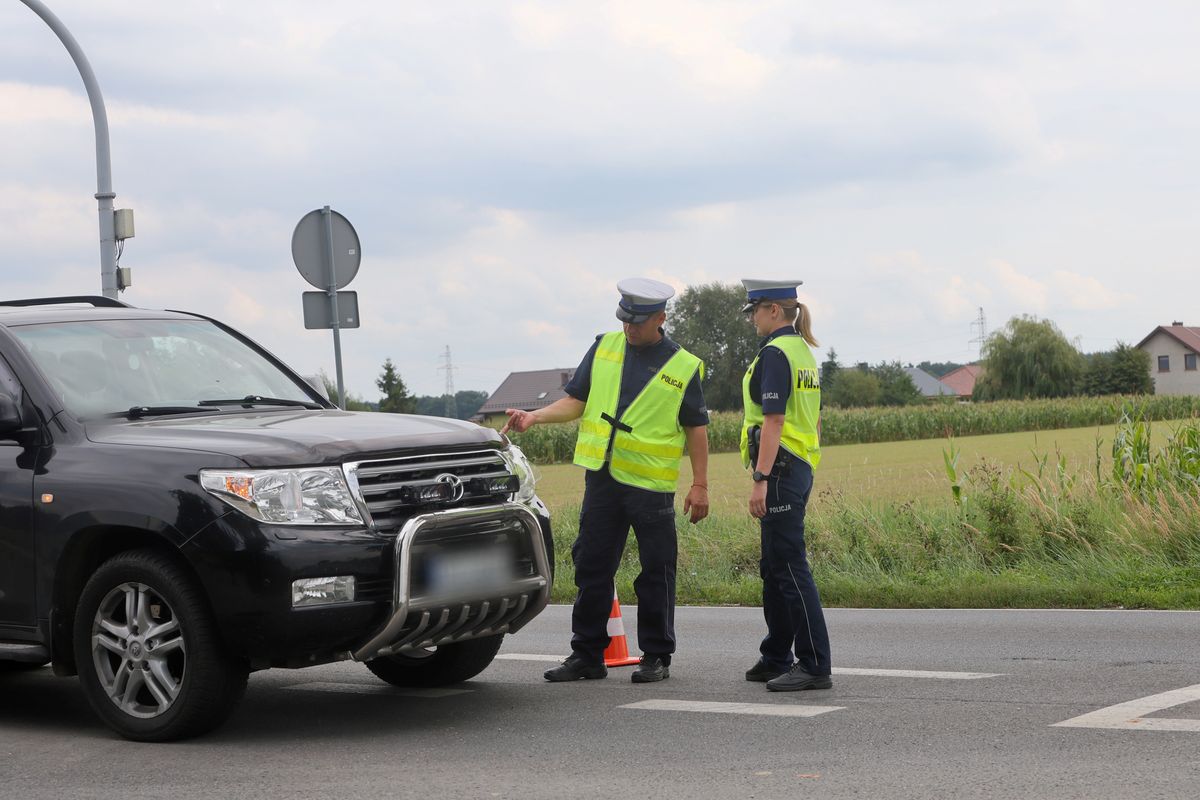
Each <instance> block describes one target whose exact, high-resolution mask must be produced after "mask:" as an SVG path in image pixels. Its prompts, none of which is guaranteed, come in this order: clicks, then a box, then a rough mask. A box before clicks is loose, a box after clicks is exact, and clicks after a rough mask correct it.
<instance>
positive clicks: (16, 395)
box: [0, 357, 25, 405]
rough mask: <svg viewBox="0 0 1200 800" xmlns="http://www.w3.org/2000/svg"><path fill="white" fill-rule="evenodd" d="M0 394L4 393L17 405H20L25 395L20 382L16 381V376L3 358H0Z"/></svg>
mask: <svg viewBox="0 0 1200 800" xmlns="http://www.w3.org/2000/svg"><path fill="white" fill-rule="evenodd" d="M0 392H4V393H5V394H7V395H9V396H10V397H12V398H13V399H14V400H16V401H17V405H20V404H21V398H22V397H23V396H24V394H25V390H24V389H23V388H22V387H21V382H20V381H18V380H17V376H16V375H14V374H13V371H12V369H10V368H9V366H8V362H7V361H5V360H4V358H3V357H0Z"/></svg>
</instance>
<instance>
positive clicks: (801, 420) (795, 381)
mask: <svg viewBox="0 0 1200 800" xmlns="http://www.w3.org/2000/svg"><path fill="white" fill-rule="evenodd" d="M765 347H778V348H779V349H780V350H781V351H782V352H783V354H784V355H785V356H787V360H788V365H789V367H790V369H791V373H792V393H791V394H790V395H788V401H787V406H786V407H785V409H784V413H783V434H782V436H781V437H780V439H779V446H780V447H782V448H783V449H784V450H787V451H788V452H789V453H791V454H792V455H794V456H796V457H797V458H802V459H804V460H805V461H807V462H808V463H809V464H811V465H812V468H813V469H816V468H817V464H819V463H820V462H821V439H820V435H819V434H818V433H817V421H818V419H819V418H820V415H821V373H820V371H819V370H818V369H817V360H816V359H815V358H814V357H813V354H812V350H810V349H809V347H808V342H806V341H804V337H803V336H799V335H789V334H784V335H783V336H776V337H775V338H774V339H772V340H771V341H770V343H768V344H767V345H766V346H765ZM765 347H764V349H765ZM758 353H759V354H758V355H757V356H755V357H754V361H753V362H751V364H750V368H749V369H748V370H746V376H745V377H744V378H742V404H743V405H744V406H745V409H746V419H745V421H743V423H742V437H741V443H740V449H741V451H742V466H743V467H747V468H750V469H754V468H755V467H754V465H752V464H751V463H750V428H752V427H754V426H755V425H762V423H763V409H762V403H761V402H760V400H761V398H757V397H751V396H750V376H751V375H752V374H753V373H754V366H755V364H757V363H758V359H759V358H760V357H761V356H762V350H759V351H758Z"/></svg>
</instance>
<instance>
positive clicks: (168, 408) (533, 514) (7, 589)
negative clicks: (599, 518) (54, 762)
mask: <svg viewBox="0 0 1200 800" xmlns="http://www.w3.org/2000/svg"><path fill="white" fill-rule="evenodd" d="M552 548H553V543H552V540H551V537H550V521H549V514H548V512H547V510H546V507H545V506H544V505H543V504H542V503H541V501H540V500H539V499H538V498H537V496H536V495H535V494H534V480H533V473H532V470H531V468H530V466H529V463H528V461H527V460H526V459H525V456H524V455H523V454H522V453H521V451H520V449H518V448H517V447H515V446H512V445H510V444H509V443H508V442H507V440H506V439H505V438H504V437H502V436H500V435H499V434H497V433H496V432H494V431H492V430H489V429H487V428H482V427H479V426H476V425H473V424H470V423H466V422H460V421H457V420H450V419H441V418H435V417H420V416H410V415H401V414H382V413H350V412H345V411H342V410H339V409H338V408H336V407H334V406H333V405H332V404H331V403H329V402H328V401H327V400H326V399H325V398H324V397H323V396H322V395H321V394H320V393H318V392H317V391H316V390H314V388H313V387H312V386H310V385H309V384H308V383H307V382H306V381H305V380H304V379H303V378H301V377H300V376H299V375H297V374H296V373H295V372H293V371H292V370H291V369H289V368H288V367H287V366H285V365H284V364H283V363H282V362H280V361H279V360H278V359H277V358H275V357H274V356H272V355H271V354H270V353H269V352H267V351H266V350H264V349H263V348H262V347H260V346H258V345H257V344H255V343H254V342H252V341H251V340H249V339H248V338H246V337H245V336H243V335H241V334H240V333H238V332H237V331H235V330H233V329H232V328H229V327H227V326H226V325H223V324H222V323H220V322H218V321H216V320H214V319H210V318H207V317H203V316H201V315H198V314H191V313H184V312H177V311H151V310H145V309H139V308H134V307H131V306H128V305H126V304H125V303H122V302H120V301H117V300H110V299H106V298H103V297H63V298H46V299H38V300H15V301H9V302H3V303H0V690H2V680H3V672H5V671H13V670H19V669H27V668H30V667H38V666H41V665H44V664H47V663H50V664H52V665H53V669H54V672H55V674H57V675H63V676H67V675H76V674H77V675H78V676H79V678H80V681H81V683H82V686H83V689H84V693H85V695H86V697H87V699H88V701H89V702H90V704H91V705H92V707H93V709H94V710H95V711H96V713H97V714H98V715H99V716H100V717H101V718H102V719H103V721H104V722H105V723H107V724H108V725H109V726H111V727H112V728H113V729H114V730H116V731H117V732H118V733H120V734H121V735H123V736H125V737H128V738H131V739H137V740H146V741H162V740H168V739H178V738H183V737H187V736H193V735H197V734H200V733H203V732H205V731H208V730H211V729H212V728H214V727H215V726H217V725H218V724H220V723H221V722H222V721H223V720H224V719H225V718H226V717H227V716H228V714H229V713H230V711H231V710H232V709H233V707H234V706H235V704H236V703H237V701H238V700H239V698H240V697H241V695H242V693H243V691H244V689H245V687H246V679H247V674H248V673H249V672H250V671H252V670H259V669H266V668H269V667H304V666H310V665H314V664H322V663H327V662H331V661H336V660H342V659H353V660H355V661H359V662H362V663H363V664H365V666H366V667H367V669H369V670H370V671H371V672H373V673H374V674H375V675H377V676H379V677H380V678H381V679H383V680H384V681H387V682H389V683H392V684H395V685H399V686H437V685H443V684H448V683H454V682H458V681H463V680H466V679H468V678H471V677H473V676H475V675H477V674H478V673H479V672H481V671H482V670H483V669H484V668H485V667H487V665H488V664H489V663H490V662H491V661H492V659H493V657H494V656H495V655H496V652H497V650H498V649H499V647H500V642H501V639H502V638H503V637H504V635H505V634H506V633H512V632H514V631H517V630H519V629H520V628H521V627H522V626H523V625H525V624H526V623H527V622H529V620H530V619H532V618H533V617H534V616H536V615H537V614H538V613H539V612H540V611H541V610H542V609H543V608H544V607H545V605H546V603H547V601H548V599H549V593H550V584H551V580H552V574H551V570H552V564H553V550H552Z"/></svg>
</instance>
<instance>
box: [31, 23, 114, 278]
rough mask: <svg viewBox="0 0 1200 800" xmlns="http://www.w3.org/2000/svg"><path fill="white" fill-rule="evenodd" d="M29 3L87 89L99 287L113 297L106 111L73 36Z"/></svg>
mask: <svg viewBox="0 0 1200 800" xmlns="http://www.w3.org/2000/svg"><path fill="white" fill-rule="evenodd" d="M21 2H22V3H24V4H25V5H27V6H29V8H30V9H31V10H32V11H33V13H35V14H37V15H38V16H39V17H41V18H42V20H43V21H44V22H45V23H46V24H47V25H49V26H50V29H51V30H52V31H54V33H55V34H56V35H57V36H58V38H59V39H61V40H62V43H63V45H64V46H65V47H66V48H67V52H68V53H70V54H71V59H72V60H73V61H74V62H75V66H76V67H77V68H78V69H79V75H80V77H81V78H83V86H84V88H85V89H87V95H88V101H89V102H90V103H91V104H92V123H93V124H94V126H95V128H96V203H97V205H98V207H99V213H100V287H101V290H102V291H103V293H104V296H105V297H108V298H111V299H114V300H115V299H116V298H117V292H118V290H119V286H118V282H117V241H116V232H115V230H114V228H115V221H114V219H113V198H114V197H116V195H115V194H113V190H112V157H111V155H110V153H109V146H108V113H107V112H105V110H104V97H103V96H101V94H100V84H99V83H97V82H96V75H95V73H94V72H92V65H91V64H89V63H88V60H87V56H85V55H84V54H83V50H82V49H81V48H80V47H79V43H78V42H76V41H75V37H74V36H72V35H71V32H70V31H69V30H67V26H66V25H63V23H62V21H61V20H60V19H59V18H58V17H56V16H55V15H54V12H53V11H51V10H50V9H48V8H46V6H45V4H44V3H42V2H41V0H21Z"/></svg>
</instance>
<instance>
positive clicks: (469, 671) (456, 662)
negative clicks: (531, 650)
mask: <svg viewBox="0 0 1200 800" xmlns="http://www.w3.org/2000/svg"><path fill="white" fill-rule="evenodd" d="M503 641H504V634H499V635H497V636H485V637H483V638H481V639H468V640H466V641H465V642H455V643H453V644H444V645H441V646H439V647H437V648H435V649H433V650H429V651H422V654H420V655H417V654H413V655H393V656H380V657H379V658H376V659H372V660H371V661H368V662H366V664H367V669H369V670H371V672H373V673H375V675H376V677H378V678H381V679H382V680H385V681H387V682H388V683H390V684H392V685H393V686H407V687H414V686H417V687H425V688H429V687H434V686H449V685H450V684H454V683H461V682H462V681H466V680H470V679H471V678H474V677H475V676H476V675H478V674H479V673H481V672H483V671H484V670H485V669H487V667H488V665H489V664H491V663H492V660H493V659H494V658H495V657H496V653H498V652H500V643H501V642H503ZM426 653H427V654H426Z"/></svg>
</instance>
